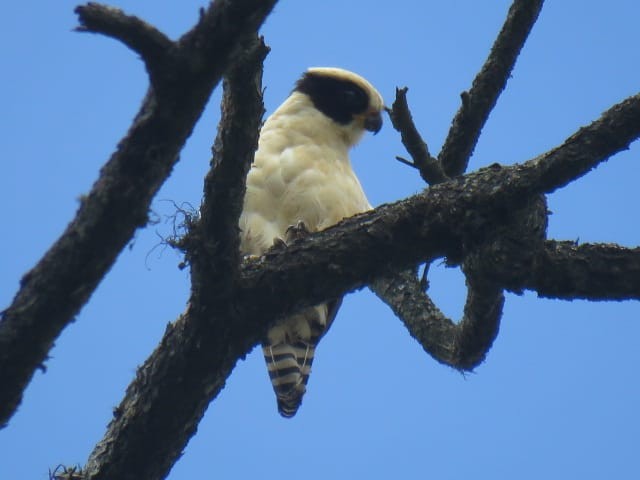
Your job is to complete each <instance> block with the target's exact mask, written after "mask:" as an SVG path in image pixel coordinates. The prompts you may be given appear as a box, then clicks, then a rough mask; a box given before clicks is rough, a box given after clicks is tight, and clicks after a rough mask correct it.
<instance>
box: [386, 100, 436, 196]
mask: <svg viewBox="0 0 640 480" xmlns="http://www.w3.org/2000/svg"><path fill="white" fill-rule="evenodd" d="M407 90H408V89H407V87H404V88H396V99H395V101H394V102H393V106H392V108H391V110H389V117H390V118H391V123H392V124H393V128H395V129H396V130H397V131H398V132H400V137H401V139H402V144H403V145H404V147H405V148H406V149H407V152H409V155H411V158H412V160H413V163H411V162H408V161H406V160H404V159H403V158H401V157H396V158H397V159H398V160H399V161H401V162H402V163H405V164H407V165H409V166H411V167H413V168H417V169H418V171H419V172H420V176H421V177H422V179H423V180H424V181H425V182H427V183H428V184H432V185H433V184H436V183H441V182H444V181H445V180H447V179H448V177H447V176H446V175H445V173H444V171H443V170H442V167H441V165H440V163H439V162H438V160H436V159H435V158H433V157H432V156H431V154H430V153H429V148H428V147H427V144H426V142H425V141H424V140H423V139H422V137H421V136H420V133H419V132H418V129H417V128H416V126H415V124H414V123H413V116H412V115H411V111H410V110H409V105H408V104H407Z"/></svg>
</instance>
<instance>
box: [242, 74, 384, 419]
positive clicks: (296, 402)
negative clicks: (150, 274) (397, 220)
mask: <svg viewBox="0 0 640 480" xmlns="http://www.w3.org/2000/svg"><path fill="white" fill-rule="evenodd" d="M383 108H384V103H383V101H382V97H381V96H380V94H379V93H378V92H377V91H376V89H375V88H374V87H373V86H372V85H371V84H370V83H369V82H368V81H366V80H365V79H364V78H362V77H361V76H359V75H356V74H355V73H352V72H349V71H346V70H342V69H339V68H310V69H309V70H307V71H306V72H305V73H304V74H303V75H302V78H300V80H298V82H297V83H296V84H295V87H294V89H293V91H292V93H291V95H290V96H289V98H287V99H286V100H285V102H284V103H283V104H282V105H280V107H279V108H278V109H277V110H276V111H275V112H274V113H273V114H272V115H271V116H270V117H269V118H268V119H267V120H266V121H265V123H264V125H263V127H262V130H261V131H260V140H259V142H258V150H257V151H256V154H255V158H254V161H253V164H252V166H251V169H250V171H249V174H248V176H247V190H246V194H245V197H244V206H243V211H242V215H241V216H240V225H239V226H240V231H241V233H240V235H241V239H240V249H241V252H242V254H244V255H260V254H262V253H263V252H265V251H266V250H267V249H269V247H271V246H272V245H273V243H274V240H276V241H277V240H278V239H280V240H285V241H286V238H287V230H288V229H289V227H291V226H294V225H299V224H300V222H302V223H303V224H304V226H305V227H306V229H307V230H308V231H310V232H314V231H318V230H322V229H325V228H327V227H329V226H331V225H334V224H335V223H337V222H339V221H340V220H342V219H343V218H345V217H350V216H352V215H355V214H356V213H360V212H364V211H366V210H369V209H370V208H371V205H370V204H369V202H368V201H367V197H366V196H365V194H364V192H363V191H362V187H361V186H360V182H359V181H358V179H357V177H356V175H355V173H354V172H353V170H352V169H351V163H350V161H349V150H350V149H351V147H353V146H354V145H355V144H356V143H357V142H358V141H359V140H360V138H361V137H362V135H363V134H364V132H365V130H368V131H371V132H374V133H377V132H378V131H379V130H380V128H381V126H382V110H383ZM340 302H341V299H338V300H334V301H331V302H328V303H324V304H321V305H316V306H315V307H310V308H307V309H304V310H302V311H300V312H298V313H296V314H294V315H291V316H290V317H288V318H286V319H283V320H282V321H280V322H279V323H278V325H277V326H275V327H273V328H271V329H270V330H269V332H268V334H267V336H266V338H265V339H264V340H263V343H262V350H263V353H264V358H265V361H266V362H267V369H268V371H269V377H270V378H271V383H272V385H273V389H274V390H275V393H276V397H277V401H278V411H279V412H280V414H281V415H282V416H284V417H292V416H293V415H295V413H296V411H297V410H298V407H299V406H300V403H301V402H302V396H303V395H304V392H305V387H306V384H307V380H308V379H309V373H310V371H311V363H312V362H313V355H314V351H315V347H316V345H317V343H318V341H319V340H320V338H321V337H322V336H323V335H324V334H325V333H326V331H327V330H328V329H329V327H330V325H331V323H332V321H333V319H334V318H335V315H336V312H337V310H338V307H339V305H340Z"/></svg>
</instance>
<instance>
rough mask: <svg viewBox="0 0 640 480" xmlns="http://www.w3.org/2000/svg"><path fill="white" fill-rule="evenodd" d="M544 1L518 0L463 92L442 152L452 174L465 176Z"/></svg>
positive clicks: (446, 166) (446, 170) (441, 161)
mask: <svg viewBox="0 0 640 480" xmlns="http://www.w3.org/2000/svg"><path fill="white" fill-rule="evenodd" d="M542 4H543V0H514V2H513V3H512V4H511V8H510V9H509V13H508V14H507V19H506V21H505V23H504V25H503V26H502V30H500V33H499V34H498V38H496V41H495V42H494V44H493V47H492V48H491V52H490V53H489V57H488V58H487V60H486V61H485V63H484V65H483V66H482V69H481V70H480V72H479V73H478V75H477V76H476V78H475V79H474V80H473V85H472V86H471V89H470V90H469V91H468V92H463V93H462V95H461V98H462V105H461V106H460V109H459V110H458V113H456V116H455V117H454V119H453V122H452V124H451V129H450V130H449V134H448V135H447V138H446V140H445V142H444V145H443V147H442V150H441V151H440V155H438V159H439V160H440V163H441V165H442V168H443V169H444V171H445V173H446V174H447V175H448V176H449V177H455V176H456V175H461V174H462V173H464V171H465V170H466V169H467V164H468V163H469V158H470V157H471V154H472V153H473V149H474V148H475V146H476V143H477V142H478V138H479V137H480V132H481V131H482V127H484V124H485V122H486V121H487V118H489V113H491V110H493V107H494V106H495V104H496V102H497V100H498V97H499V95H500V93H502V90H504V87H505V85H506V84H507V80H508V78H509V75H510V74H511V70H512V69H513V67H514V65H515V63H516V59H517V58H518V55H519V54H520V50H521V49H522V46H523V45H524V42H525V41H526V40H527V37H528V36H529V32H530V31H531V28H532V27H533V24H534V23H535V21H536V19H537V18H538V14H539V13H540V10H541V9H542Z"/></svg>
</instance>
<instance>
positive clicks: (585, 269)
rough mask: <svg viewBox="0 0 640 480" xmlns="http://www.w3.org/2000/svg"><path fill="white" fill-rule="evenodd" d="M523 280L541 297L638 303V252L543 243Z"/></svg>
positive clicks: (583, 245)
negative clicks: (627, 300) (629, 300)
mask: <svg viewBox="0 0 640 480" xmlns="http://www.w3.org/2000/svg"><path fill="white" fill-rule="evenodd" d="M505 277H506V275H505ZM527 277H528V278H527V279H525V280H524V281H522V283H523V284H525V285H523V287H524V288H526V289H530V290H534V291H536V292H538V295H539V296H541V297H549V298H560V299H567V300H572V299H575V298H583V299H587V300H625V299H629V298H636V299H640V248H625V247H621V246H619V245H613V244H589V243H585V244H582V245H577V244H576V243H575V242H557V241H547V242H545V245H544V249H543V250H542V251H540V253H539V254H538V255H537V256H536V262H535V269H534V270H533V271H532V272H530V274H529V275H528V276H527Z"/></svg>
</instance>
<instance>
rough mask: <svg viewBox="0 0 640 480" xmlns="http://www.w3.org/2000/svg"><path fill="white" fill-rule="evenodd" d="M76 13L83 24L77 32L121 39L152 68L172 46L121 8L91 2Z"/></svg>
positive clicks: (166, 39)
mask: <svg viewBox="0 0 640 480" xmlns="http://www.w3.org/2000/svg"><path fill="white" fill-rule="evenodd" d="M75 12H76V13H77V14H78V20H79V21H80V23H81V26H79V27H77V28H76V31H79V32H91V33H101V34H103V35H107V36H109V37H112V38H115V39H117V40H120V41H121V42H122V43H124V44H125V45H126V46H128V47H129V48H130V49H131V50H133V51H134V52H137V53H138V54H140V56H141V57H142V58H143V60H144V61H145V63H146V64H147V68H149V69H152V68H153V65H157V64H158V63H159V62H160V63H161V62H163V61H164V58H165V56H166V55H167V52H168V51H169V49H170V48H171V47H172V46H173V42H172V41H171V40H170V39H169V38H168V37H167V36H166V35H165V34H164V33H162V32H161V31H160V30H158V29H157V28H155V27H154V26H152V25H149V24H148V23H146V22H144V21H143V20H140V19H139V18H138V17H134V16H131V15H126V14H125V13H124V12H123V11H122V10H120V9H118V8H113V7H109V6H106V5H100V4H99V3H93V2H91V3H87V4H86V5H81V6H79V7H76V9H75Z"/></svg>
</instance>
